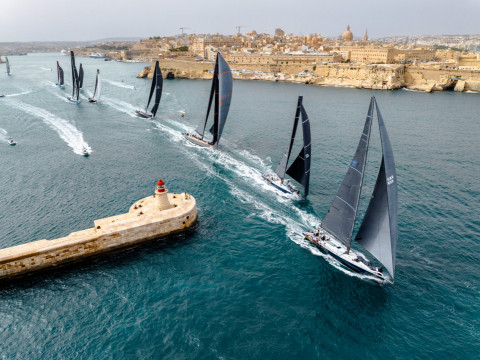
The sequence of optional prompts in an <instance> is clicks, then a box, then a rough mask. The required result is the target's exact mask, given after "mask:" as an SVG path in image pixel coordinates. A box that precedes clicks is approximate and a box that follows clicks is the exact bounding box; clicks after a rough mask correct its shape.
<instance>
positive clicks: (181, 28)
mask: <svg viewBox="0 0 480 360" xmlns="http://www.w3.org/2000/svg"><path fill="white" fill-rule="evenodd" d="M179 29H180V30H182V36H183V30H185V29H191V28H187V27H180V28H179Z"/></svg>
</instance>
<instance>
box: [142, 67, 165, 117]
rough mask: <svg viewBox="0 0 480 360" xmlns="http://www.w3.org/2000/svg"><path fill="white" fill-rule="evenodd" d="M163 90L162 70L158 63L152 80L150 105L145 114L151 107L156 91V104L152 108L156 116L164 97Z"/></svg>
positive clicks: (148, 104) (149, 97)
mask: <svg viewBox="0 0 480 360" xmlns="http://www.w3.org/2000/svg"><path fill="white" fill-rule="evenodd" d="M162 88H163V76H162V71H161V70H160V66H159V64H158V61H156V62H155V70H154V73H153V78H152V86H151V87H150V95H149V96H148V103H147V106H146V108H145V112H147V111H148V107H149V106H150V102H151V101H152V97H153V93H154V91H155V102H154V104H153V107H152V115H153V116H155V115H156V114H157V110H158V106H159V105H160V98H161V97H162Z"/></svg>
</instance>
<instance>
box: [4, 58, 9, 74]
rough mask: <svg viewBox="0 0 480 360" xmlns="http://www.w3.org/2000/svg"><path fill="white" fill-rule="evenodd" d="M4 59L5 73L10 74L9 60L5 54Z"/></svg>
mask: <svg viewBox="0 0 480 360" xmlns="http://www.w3.org/2000/svg"><path fill="white" fill-rule="evenodd" d="M5 61H6V62H7V64H6V65H7V74H8V75H10V62H9V61H8V57H7V56H5Z"/></svg>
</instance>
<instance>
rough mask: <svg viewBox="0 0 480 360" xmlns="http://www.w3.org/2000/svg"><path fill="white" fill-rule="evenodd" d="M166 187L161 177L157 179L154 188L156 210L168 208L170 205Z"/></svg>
mask: <svg viewBox="0 0 480 360" xmlns="http://www.w3.org/2000/svg"><path fill="white" fill-rule="evenodd" d="M167 193H168V189H167V188H166V187H165V183H164V182H163V181H162V179H160V180H158V182H157V186H156V188H155V199H156V203H157V210H166V209H170V208H171V207H172V205H170V202H169V201H168V195H167Z"/></svg>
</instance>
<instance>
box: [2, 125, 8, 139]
mask: <svg viewBox="0 0 480 360" xmlns="http://www.w3.org/2000/svg"><path fill="white" fill-rule="evenodd" d="M7 140H8V133H7V130H5V129H2V128H0V141H5V142H7Z"/></svg>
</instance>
